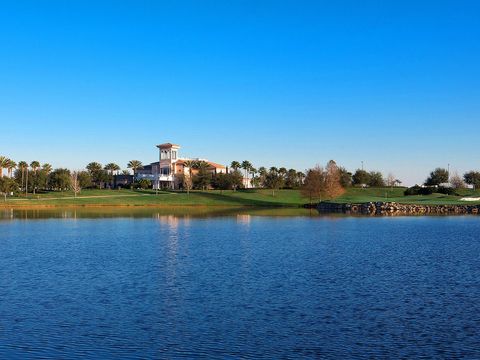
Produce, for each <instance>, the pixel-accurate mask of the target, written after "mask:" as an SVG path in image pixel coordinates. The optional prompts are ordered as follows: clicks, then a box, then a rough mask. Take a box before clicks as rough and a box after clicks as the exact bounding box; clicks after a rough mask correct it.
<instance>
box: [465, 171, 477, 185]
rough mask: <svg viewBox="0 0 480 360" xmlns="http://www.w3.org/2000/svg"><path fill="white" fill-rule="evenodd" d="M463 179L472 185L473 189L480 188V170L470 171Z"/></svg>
mask: <svg viewBox="0 0 480 360" xmlns="http://www.w3.org/2000/svg"><path fill="white" fill-rule="evenodd" d="M463 180H465V182H466V183H467V184H468V185H472V186H473V189H478V188H480V172H478V171H469V172H467V173H465V174H464V175H463Z"/></svg>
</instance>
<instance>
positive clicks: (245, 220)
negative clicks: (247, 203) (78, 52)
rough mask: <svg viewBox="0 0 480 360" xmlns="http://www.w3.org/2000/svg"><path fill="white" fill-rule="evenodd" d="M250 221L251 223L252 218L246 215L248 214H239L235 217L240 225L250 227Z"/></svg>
mask: <svg viewBox="0 0 480 360" xmlns="http://www.w3.org/2000/svg"><path fill="white" fill-rule="evenodd" d="M250 221H252V216H251V215H248V214H245V215H242V214H239V215H237V222H238V223H240V224H244V225H250Z"/></svg>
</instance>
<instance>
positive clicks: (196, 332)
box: [0, 210, 480, 359]
mask: <svg viewBox="0 0 480 360" xmlns="http://www.w3.org/2000/svg"><path fill="white" fill-rule="evenodd" d="M273 213H274V212H273ZM273 213H272V212H268V211H264V212H262V211H260V212H255V211H253V212H245V211H237V212H235V211H233V210H232V211H230V212H229V213H227V214H224V215H225V216H222V214H221V212H216V213H215V215H216V216H213V214H204V213H202V212H201V211H200V212H199V213H195V214H191V215H189V214H188V213H186V212H185V213H177V214H168V213H166V212H165V211H162V212H158V211H154V210H139V211H137V212H135V211H132V210H126V211H125V212H124V213H123V214H122V213H121V212H120V213H119V214H120V215H121V217H115V216H114V215H113V214H108V213H105V215H104V216H102V213H101V211H94V212H89V211H83V212H82V211H80V212H78V213H77V212H72V211H71V210H65V211H58V210H52V211H50V212H26V211H23V212H22V211H15V212H14V211H5V212H3V213H2V215H1V217H2V220H0V358H2V359H30V358H32V359H34V358H55V359H60V358H70V359H96V358H99V359H148V358H159V359H164V358H165V359H174V358H209V359H215V358H218V359H225V358H247V359H248V358H251V359H262V358H269V359H270V358H325V359H329V358H341V359H346V358H356V359H360V358H409V359H411V358H421V357H424V358H468V359H478V358H480V217H398V218H361V217H359V218H354V217H320V216H309V213H308V212H304V211H302V212H299V213H298V214H297V215H299V216H292V215H295V214H292V213H289V212H288V211H284V212H283V214H282V212H280V215H289V216H269V215H272V214H273ZM117 214H118V213H117ZM25 219H28V220H25Z"/></svg>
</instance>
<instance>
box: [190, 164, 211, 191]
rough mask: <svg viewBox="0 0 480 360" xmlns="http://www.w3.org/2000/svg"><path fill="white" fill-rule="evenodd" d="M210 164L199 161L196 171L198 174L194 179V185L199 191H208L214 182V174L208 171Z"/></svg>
mask: <svg viewBox="0 0 480 360" xmlns="http://www.w3.org/2000/svg"><path fill="white" fill-rule="evenodd" d="M209 166H210V165H209V163H207V162H206V161H197V162H196V163H195V169H197V170H198V172H197V174H196V175H195V176H194V177H193V185H194V187H195V188H197V189H201V190H206V189H207V188H208V186H209V185H210V183H211V181H212V174H211V173H210V172H209V171H208V168H209Z"/></svg>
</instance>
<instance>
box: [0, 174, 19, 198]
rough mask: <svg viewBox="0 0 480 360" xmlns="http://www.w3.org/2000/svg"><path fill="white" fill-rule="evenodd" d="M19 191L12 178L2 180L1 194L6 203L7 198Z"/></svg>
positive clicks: (0, 183)
mask: <svg viewBox="0 0 480 360" xmlns="http://www.w3.org/2000/svg"><path fill="white" fill-rule="evenodd" d="M16 189H17V183H16V182H15V180H13V179H12V178H10V177H1V178H0V194H2V195H3V197H4V201H7V196H8V195H9V194H10V193H12V192H15V191H16Z"/></svg>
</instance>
